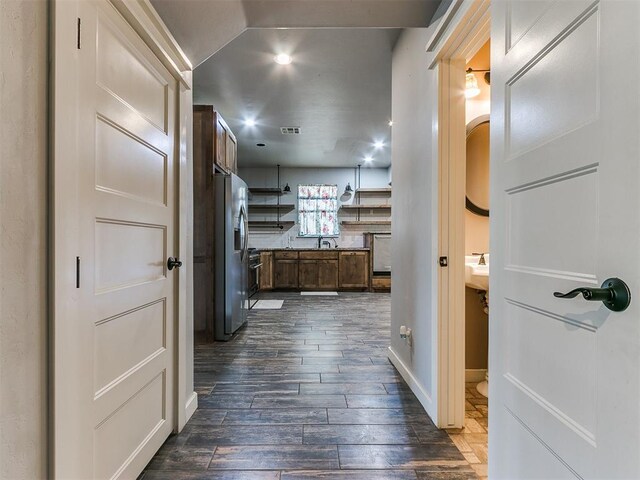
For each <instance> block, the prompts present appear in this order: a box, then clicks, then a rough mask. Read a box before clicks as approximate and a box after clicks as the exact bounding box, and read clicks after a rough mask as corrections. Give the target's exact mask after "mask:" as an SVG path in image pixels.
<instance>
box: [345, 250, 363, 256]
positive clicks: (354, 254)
mask: <svg viewBox="0 0 640 480" xmlns="http://www.w3.org/2000/svg"><path fill="white" fill-rule="evenodd" d="M368 253H369V252H368V251H366V250H362V251H348V252H340V255H343V256H345V257H346V256H354V257H355V256H360V257H364V256H365V255H367V254H368Z"/></svg>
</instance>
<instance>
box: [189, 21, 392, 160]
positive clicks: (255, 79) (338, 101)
mask: <svg viewBox="0 0 640 480" xmlns="http://www.w3.org/2000/svg"><path fill="white" fill-rule="evenodd" d="M399 33H400V30H398V29H370V28H367V29H365V28H360V29H251V30H247V31H245V32H244V33H243V34H242V35H240V36H239V37H237V38H236V39H235V40H233V41H232V42H231V43H229V44H228V45H227V46H225V47H224V48H223V49H222V50H220V51H219V52H218V53H216V54H215V55H213V56H212V57H211V58H209V60H207V61H206V62H204V63H203V64H202V65H200V66H199V67H198V68H196V69H195V71H194V103H196V104H211V105H214V106H215V108H216V109H217V110H218V111H219V112H220V113H221V114H222V116H223V117H224V119H225V120H226V121H227V123H228V124H229V126H230V127H231V129H232V130H233V132H234V133H235V134H236V136H237V138H238V163H239V165H240V166H244V167H246V166H275V165H276V164H278V163H280V164H281V165H283V166H298V167H352V166H354V165H357V164H358V163H364V157H365V156H367V155H370V156H372V157H373V158H374V161H373V162H372V163H371V164H370V166H375V167H387V166H389V165H390V162H391V149H390V145H389V141H390V138H391V128H390V127H389V126H388V121H389V119H390V117H391V52H392V49H393V45H394V44H395V41H396V40H397V38H398V35H399ZM280 52H285V53H288V54H290V55H291V56H292V57H293V63H292V64H291V65H287V66H283V65H278V64H276V63H275V62H274V61H273V58H274V56H275V55H276V54H277V53H280ZM248 118H251V119H255V121H256V126H255V127H247V126H245V125H244V120H246V119H248ZM282 126H299V127H301V128H302V133H301V134H300V135H286V136H285V135H282V134H281V132H280V127H282ZM378 140H381V141H384V142H385V146H384V147H383V148H382V149H375V148H374V146H373V143H374V142H375V141H378ZM257 143H265V144H266V147H257V146H256V144H257Z"/></svg>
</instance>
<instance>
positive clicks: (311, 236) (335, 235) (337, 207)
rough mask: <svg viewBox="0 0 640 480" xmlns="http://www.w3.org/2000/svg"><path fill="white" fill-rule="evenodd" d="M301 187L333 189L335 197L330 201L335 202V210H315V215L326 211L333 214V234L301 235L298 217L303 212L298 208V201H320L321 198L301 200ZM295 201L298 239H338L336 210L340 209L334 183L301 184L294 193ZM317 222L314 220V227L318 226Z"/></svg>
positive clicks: (338, 228)
mask: <svg viewBox="0 0 640 480" xmlns="http://www.w3.org/2000/svg"><path fill="white" fill-rule="evenodd" d="M302 187H333V188H335V192H336V193H335V197H331V198H330V200H335V202H336V208H335V210H318V209H317V208H316V210H315V212H316V214H317V213H318V212H322V211H326V212H334V216H335V233H332V234H326V235H323V234H321V233H315V234H307V235H305V234H303V233H302V222H301V221H300V215H301V214H303V213H304V212H302V211H301V208H300V203H301V202H300V200H321V198H308V197H306V198H303V197H301V196H300V189H301V188H302ZM296 201H297V205H296V206H297V212H296V213H297V217H298V218H297V221H298V238H320V237H322V238H339V237H340V222H339V220H338V210H339V209H340V204H339V203H340V201H339V196H338V185H337V184H335V183H301V184H298V188H297V191H296ZM317 222H318V220H316V225H317V226H318V227H319V226H320V225H319V224H318V223H317Z"/></svg>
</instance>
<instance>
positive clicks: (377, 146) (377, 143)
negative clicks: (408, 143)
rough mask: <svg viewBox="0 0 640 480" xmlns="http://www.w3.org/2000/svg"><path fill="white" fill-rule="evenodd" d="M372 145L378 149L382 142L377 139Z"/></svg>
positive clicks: (382, 145) (382, 144)
mask: <svg viewBox="0 0 640 480" xmlns="http://www.w3.org/2000/svg"><path fill="white" fill-rule="evenodd" d="M373 146H374V147H376V148H377V149H378V150H380V149H381V148H382V147H384V142H383V141H382V140H377V141H376V142H375V143H374V144H373Z"/></svg>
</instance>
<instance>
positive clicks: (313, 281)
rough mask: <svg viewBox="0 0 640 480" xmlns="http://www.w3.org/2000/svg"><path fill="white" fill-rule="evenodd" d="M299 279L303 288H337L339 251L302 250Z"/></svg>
mask: <svg viewBox="0 0 640 480" xmlns="http://www.w3.org/2000/svg"><path fill="white" fill-rule="evenodd" d="M299 279H300V289H301V290H337V288H338V252H335V251H331V250H328V251H303V252H300V264H299Z"/></svg>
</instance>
